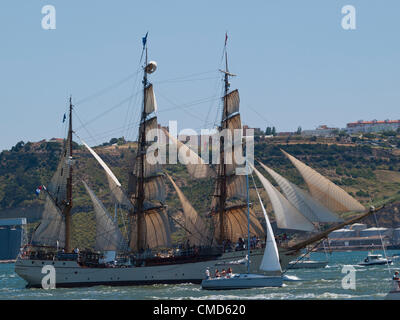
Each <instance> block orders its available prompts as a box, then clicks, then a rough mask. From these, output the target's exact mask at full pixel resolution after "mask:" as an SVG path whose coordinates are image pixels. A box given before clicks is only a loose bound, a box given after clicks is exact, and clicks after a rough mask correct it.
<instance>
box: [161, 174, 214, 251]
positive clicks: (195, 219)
mask: <svg viewBox="0 0 400 320" xmlns="http://www.w3.org/2000/svg"><path fill="white" fill-rule="evenodd" d="M166 176H167V177H168V179H169V181H170V182H171V183H172V185H173V187H174V188H175V191H176V193H177V194H178V197H179V200H180V202H181V204H182V209H183V213H184V218H185V219H184V226H185V229H186V230H187V231H188V235H187V237H188V239H189V241H190V244H192V245H193V244H194V245H196V246H203V245H210V244H211V243H212V242H213V241H212V236H210V235H209V233H210V229H209V228H207V226H206V224H205V222H204V221H203V219H202V217H201V216H200V215H199V214H198V213H197V211H196V210H195V209H194V208H193V206H192V205H191V204H190V202H189V201H188V199H187V198H186V197H185V195H184V194H183V192H182V190H181V189H180V188H179V187H178V186H177V184H176V183H175V181H174V180H173V179H172V177H171V176H170V175H169V174H167V173H166Z"/></svg>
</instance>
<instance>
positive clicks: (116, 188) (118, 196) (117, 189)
mask: <svg viewBox="0 0 400 320" xmlns="http://www.w3.org/2000/svg"><path fill="white" fill-rule="evenodd" d="M81 141H82V143H83V145H84V146H85V147H86V149H88V150H89V152H90V153H91V154H92V155H93V157H94V158H95V159H96V160H97V162H98V163H99V164H100V165H101V166H102V167H103V169H104V171H105V172H106V176H107V181H108V185H109V187H110V190H111V194H112V195H113V198H114V200H115V202H117V203H119V204H122V205H124V206H126V207H127V208H132V207H133V205H132V203H131V202H130V200H129V199H128V197H127V195H126V194H125V191H124V190H123V189H122V186H121V183H120V182H119V181H118V179H117V177H116V176H115V175H114V173H113V172H112V171H111V169H110V168H109V167H108V166H107V164H106V163H105V162H104V161H103V159H101V158H100V156H99V155H98V154H97V153H96V152H95V151H94V150H93V149H92V148H91V147H89V146H88V145H87V144H86V142H84V141H83V140H81Z"/></svg>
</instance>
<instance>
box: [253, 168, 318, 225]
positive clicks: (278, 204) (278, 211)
mask: <svg viewBox="0 0 400 320" xmlns="http://www.w3.org/2000/svg"><path fill="white" fill-rule="evenodd" d="M253 170H254V171H255V173H256V174H257V176H258V178H259V179H260V181H261V183H262V185H263V187H264V189H265V191H266V192H267V194H268V197H269V199H270V200H271V204H272V208H273V210H274V213H275V218H276V221H277V224H278V227H279V228H281V229H294V230H302V231H316V229H315V227H314V225H313V224H312V223H311V222H310V221H309V220H308V219H307V218H306V217H304V216H303V215H302V214H301V213H300V212H299V210H297V209H296V208H295V207H294V206H293V205H292V204H291V203H290V202H289V201H288V200H287V199H286V198H285V197H284V196H283V195H282V194H281V193H280V192H279V191H278V190H277V189H276V188H275V187H274V186H273V185H272V184H271V183H270V182H269V181H268V180H267V179H266V178H265V177H264V176H263V175H262V174H261V173H260V171H258V170H257V169H256V168H254V167H253Z"/></svg>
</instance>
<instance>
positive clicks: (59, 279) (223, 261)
mask: <svg viewBox="0 0 400 320" xmlns="http://www.w3.org/2000/svg"><path fill="white" fill-rule="evenodd" d="M283 250H284V249H283ZM282 253H283V252H282ZM243 254H244V252H243V251H235V252H228V253H224V254H223V255H221V256H220V257H218V258H215V259H213V260H208V261H199V262H191V263H181V264H169V265H161V266H160V265H159V266H145V267H127V268H122V267H116V268H88V267H81V266H80V265H78V263H77V262H76V261H62V260H61V261H58V260H56V261H48V260H31V259H21V258H18V259H17V261H16V263H15V272H16V273H17V274H18V275H19V276H20V277H21V278H23V279H24V280H25V281H26V282H27V283H28V284H27V287H37V288H41V287H42V279H43V277H44V276H45V275H46V273H42V268H43V267H44V266H46V265H52V266H54V268H55V271H56V273H55V277H56V278H55V279H56V281H55V284H56V287H58V288H60V287H90V286H97V285H111V286H133V285H151V284H177V283H195V284H200V283H201V281H202V280H203V279H204V278H205V271H206V269H207V268H209V269H210V271H211V272H213V271H214V270H215V269H219V270H222V269H227V268H229V267H230V268H232V269H233V270H234V272H235V273H245V272H247V265H246V263H245V262H239V261H240V260H243ZM263 254H264V249H255V250H251V253H250V262H251V263H250V272H251V273H257V274H265V275H268V273H264V272H262V271H260V270H259V266H260V263H261V260H262V257H263ZM282 257H285V255H284V254H282ZM291 259H293V256H290V258H288V259H283V260H282V262H281V263H282V267H283V268H284V266H285V265H287V264H288V263H289V261H290V260H291ZM286 260H287V262H283V261H286Z"/></svg>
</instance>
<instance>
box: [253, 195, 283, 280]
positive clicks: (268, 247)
mask: <svg viewBox="0 0 400 320" xmlns="http://www.w3.org/2000/svg"><path fill="white" fill-rule="evenodd" d="M257 196H258V200H259V201H260V205H261V209H262V212H263V214H264V218H265V223H266V226H267V240H266V243H265V250H264V256H263V258H262V260H261V264H260V269H261V270H263V271H279V272H282V267H281V264H280V263H279V251H278V246H277V245H276V241H275V235H274V231H273V230H272V226H271V223H270V221H269V218H268V215H267V212H266V211H265V208H264V204H263V203H262V201H261V197H260V194H259V193H258V190H257Z"/></svg>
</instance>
